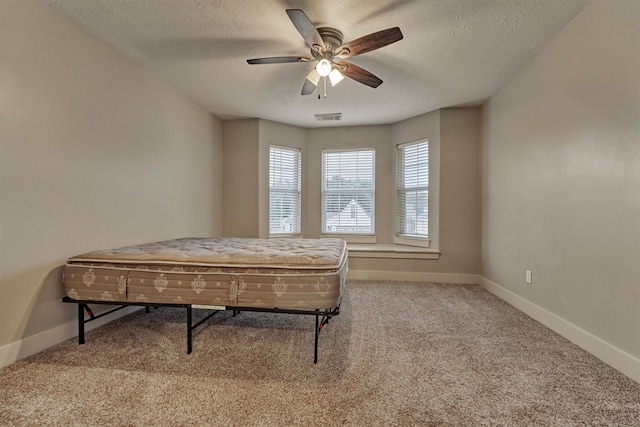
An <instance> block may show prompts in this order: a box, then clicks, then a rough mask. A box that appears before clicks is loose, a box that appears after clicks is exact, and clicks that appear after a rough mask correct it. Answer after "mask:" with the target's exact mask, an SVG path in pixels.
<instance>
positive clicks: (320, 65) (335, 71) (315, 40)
mask: <svg viewBox="0 0 640 427" xmlns="http://www.w3.org/2000/svg"><path fill="white" fill-rule="evenodd" d="M287 15H289V19H291V22H292V23H293V25H294V26H295V27H296V29H297V30H298V32H299V33H300V35H301V36H302V38H303V39H304V41H305V42H306V43H307V45H308V46H309V48H310V50H311V56H312V58H310V57H308V56H276V57H269V58H256V59H248V60H247V63H249V64H251V65H258V64H282V63H288V62H311V61H317V63H316V66H315V67H314V68H313V69H312V70H311V71H310V72H309V73H308V74H307V77H306V79H305V81H304V84H303V86H302V91H301V95H310V94H312V93H313V92H314V91H315V89H316V87H317V86H318V83H319V82H320V79H322V80H323V84H324V97H325V98H326V97H327V90H326V86H327V78H329V81H330V82H331V85H332V86H335V85H337V84H338V83H340V82H341V81H342V80H343V79H344V77H345V76H346V77H349V78H351V79H353V80H355V81H357V82H359V83H362V84H364V85H366V86H369V87H372V88H376V87H378V86H380V85H381V84H382V80H381V79H380V78H378V77H377V76H375V75H373V74H372V73H370V72H369V71H367V70H365V69H364V68H361V67H359V66H357V65H355V64H353V63H351V62H347V61H345V59H347V58H351V57H354V56H356V55H360V54H363V53H366V52H371V51H372V50H376V49H379V48H381V47H384V46H387V45H389V44H391V43H395V42H397V41H399V40H402V38H403V35H402V32H401V31H400V28H398V27H393V28H388V29H386V30H382V31H378V32H375V33H371V34H369V35H366V36H364V37H360V38H359V39H356V40H353V41H351V42H349V43H345V44H343V42H342V40H343V35H342V32H340V31H339V30H337V29H335V28H331V27H320V28H316V27H315V26H314V25H313V23H312V22H311V20H310V19H309V18H308V17H307V15H306V14H305V13H304V12H303V11H302V10H300V9H287ZM318 98H320V95H318Z"/></svg>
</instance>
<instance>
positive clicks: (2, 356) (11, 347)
mask: <svg viewBox="0 0 640 427" xmlns="http://www.w3.org/2000/svg"><path fill="white" fill-rule="evenodd" d="M140 308H141V307H138V306H130V307H125V308H124V309H122V310H118V311H116V312H114V313H112V314H108V315H106V316H104V317H101V318H99V319H96V320H94V321H91V322H89V323H87V324H85V332H87V331H90V330H92V329H95V328H97V327H99V326H102V325H104V324H106V323H109V322H111V321H113V320H115V319H117V318H119V317H122V316H126V315H127V314H131V313H133V312H134V311H136V310H140ZM77 336H78V320H77V319H76V320H73V321H70V322H67V323H63V324H62V325H58V326H55V327H53V328H51V329H47V330H46V331H42V332H40V333H37V334H35V335H31V336H30V337H26V338H23V339H21V340H19V341H16V342H13V343H11V344H7V345H4V346H2V347H0V368H4V367H5V366H9V365H11V364H12V363H14V362H17V361H18V360H21V359H24V358H25V357H29V356H31V355H33V354H36V353H39V352H41V351H43V350H46V349H47V348H49V347H53V346H54V345H56V344H60V343H61V342H63V341H66V340H68V339H70V338H73V337H77Z"/></svg>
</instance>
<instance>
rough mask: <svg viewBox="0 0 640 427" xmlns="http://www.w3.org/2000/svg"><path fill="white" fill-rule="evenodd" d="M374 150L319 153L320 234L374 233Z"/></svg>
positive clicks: (325, 151)
mask: <svg viewBox="0 0 640 427" xmlns="http://www.w3.org/2000/svg"><path fill="white" fill-rule="evenodd" d="M374 216H375V151H374V150H373V149H358V150H324V151H323V152H322V232H323V233H336V234H368V235H372V234H374V232H375V218H374Z"/></svg>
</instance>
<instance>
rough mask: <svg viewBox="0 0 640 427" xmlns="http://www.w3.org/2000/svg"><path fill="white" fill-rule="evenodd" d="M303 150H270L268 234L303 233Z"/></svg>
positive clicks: (286, 148) (276, 148)
mask: <svg viewBox="0 0 640 427" xmlns="http://www.w3.org/2000/svg"><path fill="white" fill-rule="evenodd" d="M301 159H302V155H301V153H300V150H298V149H296V148H288V147H278V146H274V145H272V146H271V147H270V149H269V233H270V234H300V210H301V209H300V199H301V197H300V188H301V185H300V177H301Z"/></svg>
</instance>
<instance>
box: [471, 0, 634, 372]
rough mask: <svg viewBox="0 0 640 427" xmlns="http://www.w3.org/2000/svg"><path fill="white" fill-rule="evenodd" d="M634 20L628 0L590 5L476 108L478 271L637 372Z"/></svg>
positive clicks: (632, 10)
mask: <svg viewBox="0 0 640 427" xmlns="http://www.w3.org/2000/svg"><path fill="white" fill-rule="evenodd" d="M639 17H640V2H637V1H634V0H624V1H623V0H617V1H596V2H594V3H593V4H591V5H590V6H588V7H587V8H586V9H585V10H584V11H583V12H582V13H581V14H580V15H578V16H577V17H576V19H575V20H574V21H573V22H571V23H570V24H569V25H568V26H567V27H566V28H565V29H564V30H563V31H562V32H561V33H560V34H559V35H558V36H557V37H556V38H555V39H554V40H552V41H551V42H550V43H549V44H548V45H547V46H546V47H545V48H543V49H542V51H541V52H539V54H538V55H537V56H536V57H535V58H534V59H533V60H532V61H531V62H530V63H529V64H527V66H526V67H525V68H524V69H522V70H521V71H520V72H519V73H518V75H517V76H516V77H515V78H513V79H512V81H510V82H509V83H508V84H507V85H506V86H504V87H503V88H502V89H501V90H500V91H499V92H498V93H497V94H495V95H494V96H492V97H491V99H490V100H489V102H487V103H486V104H485V105H484V108H483V114H482V136H481V139H482V148H481V165H482V166H481V168H482V194H481V199H482V203H481V205H482V220H481V230H482V270H481V273H482V275H483V276H484V277H486V278H487V279H489V280H490V281H492V282H494V283H496V284H497V285H499V286H501V287H504V288H506V289H507V290H508V291H510V292H512V293H514V294H516V295H518V296H520V297H522V298H524V299H525V300H527V301H529V302H531V303H533V304H535V305H537V306H539V307H541V308H542V309H543V310H546V311H548V312H550V313H552V314H553V315H557V316H559V317H560V318H562V319H564V320H565V321H567V322H569V323H571V324H573V325H575V326H577V328H579V329H582V330H584V331H586V332H587V334H593V335H595V336H596V337H597V338H598V339H601V340H603V341H604V342H606V343H609V344H611V345H613V346H614V347H616V348H618V349H620V350H622V351H623V352H627V353H628V354H630V355H632V356H634V357H635V358H636V359H635V360H636V362H635V363H636V365H635V366H636V367H635V368H634V369H637V363H638V362H637V361H638V359H637V358H638V357H640V74H639V70H640V25H638V23H639V22H640V19H639ZM525 269H530V270H532V272H533V283H532V284H530V285H528V284H525V280H524V279H525ZM636 378H640V376H638V375H637V372H636Z"/></svg>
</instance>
